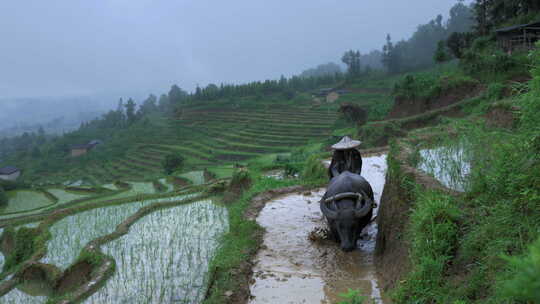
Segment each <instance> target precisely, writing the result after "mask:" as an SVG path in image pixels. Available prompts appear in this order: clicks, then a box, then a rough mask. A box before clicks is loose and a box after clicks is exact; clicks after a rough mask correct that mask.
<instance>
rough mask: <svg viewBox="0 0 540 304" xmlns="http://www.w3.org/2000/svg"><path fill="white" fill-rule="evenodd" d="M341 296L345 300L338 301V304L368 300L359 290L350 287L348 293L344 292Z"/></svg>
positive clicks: (353, 303) (360, 302)
mask: <svg viewBox="0 0 540 304" xmlns="http://www.w3.org/2000/svg"><path fill="white" fill-rule="evenodd" d="M339 296H340V297H342V298H344V299H345V301H341V302H338V304H362V303H364V301H365V300H366V297H363V296H362V295H361V294H360V291H359V290H354V289H350V288H349V290H348V291H347V293H342V294H340V295H339Z"/></svg>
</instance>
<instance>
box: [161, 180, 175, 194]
mask: <svg viewBox="0 0 540 304" xmlns="http://www.w3.org/2000/svg"><path fill="white" fill-rule="evenodd" d="M158 181H159V182H160V183H161V184H163V185H164V186H165V187H167V191H165V192H171V191H173V190H174V185H173V184H171V183H169V182H168V181H167V179H166V178H161V179H159V180H158Z"/></svg>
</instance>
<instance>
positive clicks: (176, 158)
mask: <svg viewBox="0 0 540 304" xmlns="http://www.w3.org/2000/svg"><path fill="white" fill-rule="evenodd" d="M183 164H184V157H182V155H180V154H178V153H171V154H169V155H167V156H165V159H164V160H163V163H162V165H163V170H164V171H165V174H168V175H170V174H172V173H173V172H174V171H176V170H178V169H180V168H182V166H183Z"/></svg>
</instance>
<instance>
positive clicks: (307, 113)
mask: <svg viewBox="0 0 540 304" xmlns="http://www.w3.org/2000/svg"><path fill="white" fill-rule="evenodd" d="M337 115H338V114H337V112H336V111H335V110H332V111H330V110H320V109H313V108H311V106H296V107H294V106H288V107H279V106H276V107H267V108H264V107H261V109H235V110H232V109H229V110H227V109H220V110H215V109H203V110H201V109H185V111H184V113H183V115H181V116H180V117H177V118H174V119H171V118H156V121H154V122H153V123H154V124H155V126H156V128H159V135H158V136H154V137H151V138H144V140H143V141H141V142H138V143H136V144H135V145H133V147H131V148H130V150H128V151H127V154H126V156H125V157H123V158H122V159H117V160H115V161H110V162H108V163H95V164H93V165H91V166H89V167H88V168H86V170H85V172H71V173H70V174H72V175H73V176H80V178H82V179H84V180H88V181H91V182H93V183H94V184H104V183H110V182H112V181H115V180H132V181H142V180H148V179H149V178H150V177H155V178H159V175H161V174H162V171H163V170H162V161H163V160H164V158H165V156H166V155H168V154H170V153H179V154H180V155H182V156H183V157H184V159H185V169H186V170H193V169H194V170H201V169H204V168H211V167H213V166H224V165H230V164H234V163H237V162H243V161H246V160H249V159H252V158H255V157H260V156H261V155H265V154H269V153H274V154H275V153H284V152H288V151H290V149H291V147H294V146H301V145H304V144H306V143H308V142H309V141H310V140H321V139H325V138H326V137H328V136H329V135H330V134H331V131H332V126H333V124H334V122H335V120H336V118H337ZM224 130H226V132H223V131H224Z"/></svg>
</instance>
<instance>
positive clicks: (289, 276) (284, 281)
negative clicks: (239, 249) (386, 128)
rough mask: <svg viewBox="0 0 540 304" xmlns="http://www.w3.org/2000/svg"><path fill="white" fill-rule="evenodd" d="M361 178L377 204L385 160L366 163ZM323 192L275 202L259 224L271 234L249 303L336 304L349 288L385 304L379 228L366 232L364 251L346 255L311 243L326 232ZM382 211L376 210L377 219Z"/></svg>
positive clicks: (372, 159)
mask: <svg viewBox="0 0 540 304" xmlns="http://www.w3.org/2000/svg"><path fill="white" fill-rule="evenodd" d="M363 163H364V164H363V170H362V175H363V176H364V177H365V178H366V179H367V180H368V181H369V182H370V184H371V186H372V187H373V191H374V193H375V199H376V201H377V203H378V202H379V201H380V198H381V194H382V190H383V187H384V181H385V172H386V155H380V156H372V157H366V158H364V161H363ZM324 191H325V190H324V189H319V190H317V191H314V192H312V193H297V194H291V195H287V196H283V197H281V198H278V199H275V200H272V201H270V202H268V203H267V204H266V206H265V207H264V209H263V210H262V211H261V213H260V214H259V217H258V218H257V222H258V223H259V224H260V225H261V226H263V227H264V228H265V229H266V234H265V236H264V244H263V246H262V248H261V250H260V251H259V253H258V254H257V256H256V257H255V261H254V262H255V267H254V269H253V272H254V277H253V280H252V281H253V284H252V285H251V287H250V289H251V294H252V295H253V296H254V297H253V299H252V300H251V301H250V303H253V304H259V303H321V304H330V303H336V302H338V301H339V300H342V299H341V298H339V294H340V293H343V292H346V291H347V289H348V288H352V289H360V290H362V294H363V295H365V296H368V297H369V298H371V299H372V300H373V301H374V303H389V302H387V301H386V300H383V297H382V295H381V291H380V289H379V284H378V283H377V276H376V271H375V265H374V261H373V252H374V249H375V239H376V234H377V227H376V224H375V223H372V224H370V225H369V226H368V227H366V229H365V230H364V235H363V236H362V240H360V242H359V246H358V247H359V250H356V251H354V252H352V253H344V252H342V251H341V250H340V249H339V248H338V245H337V244H336V243H334V242H330V241H323V242H315V243H314V242H311V241H309V240H308V235H309V233H310V232H311V231H313V230H314V229H315V228H318V227H320V228H322V227H325V223H324V220H323V217H322V214H321V212H320V209H319V204H318V201H319V200H320V198H321V196H322V195H323V194H324ZM377 211H378V208H377V209H375V214H376V213H377Z"/></svg>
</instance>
